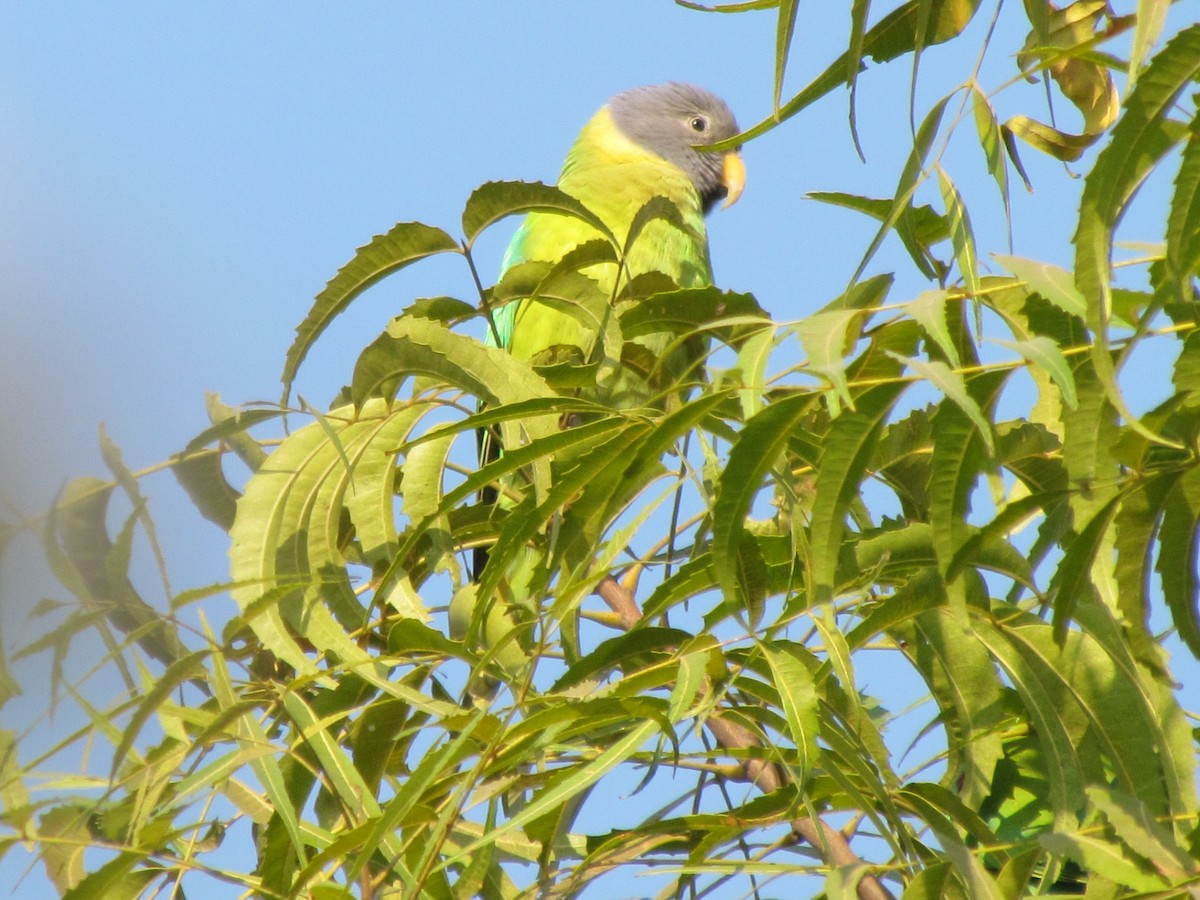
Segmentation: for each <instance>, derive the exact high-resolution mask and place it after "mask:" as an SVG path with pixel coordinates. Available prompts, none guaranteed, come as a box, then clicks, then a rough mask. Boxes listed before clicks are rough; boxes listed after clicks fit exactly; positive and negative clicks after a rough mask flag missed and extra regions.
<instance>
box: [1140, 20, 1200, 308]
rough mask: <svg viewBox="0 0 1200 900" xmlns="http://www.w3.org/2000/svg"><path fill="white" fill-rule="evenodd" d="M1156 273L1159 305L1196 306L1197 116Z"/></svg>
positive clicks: (1199, 255) (1199, 229)
mask: <svg viewBox="0 0 1200 900" xmlns="http://www.w3.org/2000/svg"><path fill="white" fill-rule="evenodd" d="M1138 22H1139V24H1140V23H1141V18H1140V15H1139V19H1138ZM1156 269H1157V267H1154V268H1152V269H1151V277H1152V279H1153V280H1154V282H1155V291H1154V293H1155V297H1156V298H1157V299H1158V300H1159V302H1161V303H1184V304H1191V303H1192V302H1194V297H1195V289H1194V287H1193V284H1194V281H1195V278H1196V277H1197V275H1200V116H1194V117H1193V118H1192V121H1191V124H1190V125H1189V126H1188V140H1187V143H1185V144H1184V146H1183V154H1182V156H1181V158H1180V161H1179V171H1178V172H1177V173H1176V175H1175V190H1174V192H1173V193H1172V194H1171V212H1170V215H1169V216H1168V218H1167V249H1166V252H1165V253H1164V254H1163V261H1162V270H1161V271H1162V275H1161V277H1155V276H1156V275H1158V272H1157V271H1156Z"/></svg>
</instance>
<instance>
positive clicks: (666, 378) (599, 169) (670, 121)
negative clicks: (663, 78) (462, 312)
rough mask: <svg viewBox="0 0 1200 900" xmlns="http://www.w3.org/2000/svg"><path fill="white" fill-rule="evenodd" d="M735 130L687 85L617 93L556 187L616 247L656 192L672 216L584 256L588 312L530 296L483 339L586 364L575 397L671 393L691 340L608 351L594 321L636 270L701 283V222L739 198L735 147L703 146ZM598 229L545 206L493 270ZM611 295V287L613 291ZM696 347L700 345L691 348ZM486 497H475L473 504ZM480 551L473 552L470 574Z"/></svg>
mask: <svg viewBox="0 0 1200 900" xmlns="http://www.w3.org/2000/svg"><path fill="white" fill-rule="evenodd" d="M737 133H738V126H737V122H736V121H735V119H734V116H733V113H732V112H731V111H730V109H729V107H728V106H727V105H726V104H725V102H724V101H723V100H721V98H719V97H717V96H716V95H715V94H712V93H710V92H709V91H706V90H703V89H702V88H698V87H695V86H693V85H690V84H682V83H678V82H669V83H667V84H660V85H652V86H648V87H638V88H633V89H632V90H628V91H625V92H624V93H621V94H617V95H616V96H615V97H613V98H612V99H611V100H609V101H608V103H607V104H605V105H604V106H603V107H601V109H600V110H599V112H597V113H596V114H595V115H594V116H593V117H592V119H591V120H590V121H589V122H588V123H587V124H586V125H585V126H584V127H583V130H582V131H581V132H580V133H579V137H578V138H577V139H576V140H575V143H574V145H573V146H572V147H571V150H570V152H569V153H568V154H567V159H566V162H565V163H564V165H563V169H562V175H561V177H560V178H559V182H558V187H559V188H560V189H561V190H562V191H563V192H564V193H567V194H570V195H571V196H572V197H574V198H575V199H577V200H579V201H580V202H581V203H582V204H583V205H584V206H585V207H587V209H589V210H590V211H591V212H592V213H594V214H595V215H596V216H598V217H599V218H600V219H601V221H603V222H604V224H605V225H606V226H607V227H608V229H609V230H610V231H611V232H612V233H613V235H614V236H615V238H616V240H617V241H618V243H619V244H620V245H624V244H625V243H626V239H627V236H628V234H629V231H630V227H631V224H632V223H633V222H634V219H635V217H636V216H637V214H638V211H639V210H641V209H642V208H643V207H644V206H646V204H647V203H649V202H650V201H651V200H653V199H654V198H656V197H662V198H665V199H666V200H667V201H668V202H669V203H670V204H671V205H672V206H674V208H675V210H677V212H678V216H677V221H676V222H672V221H668V220H667V219H665V218H656V219H654V220H653V221H650V222H649V224H648V225H646V227H645V228H644V230H642V231H641V232H640V233H639V234H638V236H637V238H636V240H635V242H634V243H633V245H632V247H630V248H629V251H628V254H627V255H626V257H625V260H624V262H625V271H623V272H621V273H620V281H619V283H618V280H617V279H618V268H619V267H618V265H617V263H615V262H605V263H595V264H592V265H588V266H586V267H585V268H583V269H582V270H581V273H582V274H583V275H585V276H587V277H588V278H590V279H592V280H593V281H594V282H595V291H594V292H592V293H594V295H595V298H596V299H598V300H599V303H600V306H601V312H600V314H599V315H591V316H590V317H589V315H588V314H587V311H586V310H579V309H571V308H564V306H563V304H562V303H561V302H558V303H555V302H551V301H549V300H544V299H539V298H537V297H534V298H532V299H524V300H517V301H514V302H509V303H507V304H506V305H504V306H501V307H500V308H498V309H497V310H496V311H495V312H494V314H493V318H492V322H491V324H490V326H489V329H488V335H487V342H488V343H489V344H490V345H492V346H500V347H503V348H504V349H506V350H508V351H509V352H510V353H512V354H513V355H514V356H516V357H517V358H519V359H523V360H528V361H531V362H534V363H556V362H589V363H593V364H597V365H595V366H594V371H595V373H596V374H595V382H594V387H592V386H590V385H588V386H585V387H583V388H582V389H580V391H579V393H580V395H581V396H583V397H585V398H587V399H589V400H595V401H597V402H600V403H603V404H605V405H608V406H612V407H614V408H621V409H628V408H633V407H638V406H645V405H647V404H656V405H661V404H662V403H663V402H664V401H665V400H666V399H667V398H668V397H669V396H671V394H672V392H673V388H674V393H675V394H676V395H677V393H678V386H677V384H676V383H677V381H678V379H679V378H680V377H682V376H683V375H685V374H686V373H687V372H688V370H689V369H690V368H691V367H692V366H694V365H695V364H696V363H697V362H698V361H699V360H698V357H699V356H700V355H701V354H700V353H698V352H696V347H697V342H696V341H694V340H693V341H691V342H690V343H689V342H681V341H680V335H679V334H677V333H672V332H662V333H651V334H645V335H639V336H637V337H635V338H633V339H632V340H630V341H628V342H624V341H618V342H616V344H617V346H613V345H612V344H613V342H612V341H611V340H609V341H607V342H606V341H605V340H603V339H602V338H601V336H600V335H599V334H598V331H599V328H598V326H597V325H596V324H595V323H597V322H603V321H605V320H606V318H607V316H606V313H607V311H608V307H609V304H610V301H612V300H615V299H616V297H615V296H614V288H618V287H621V288H623V287H624V286H625V285H627V284H628V283H629V282H630V281H631V280H633V279H635V278H637V276H639V275H644V274H647V273H652V272H661V273H663V274H664V275H666V276H667V278H669V279H670V280H671V281H672V282H674V283H675V284H676V285H677V286H679V287H682V288H695V287H705V286H707V285H710V284H711V283H712V266H711V263H710V260H709V253H708V238H707V234H706V231H705V227H704V217H705V215H706V214H707V213H708V212H709V211H711V210H712V208H713V207H714V206H716V204H717V203H718V202H719V201H720V200H722V199H723V200H724V201H725V205H726V206H729V205H731V204H732V203H734V202H735V201H736V200H737V199H738V197H739V196H741V193H742V188H743V186H744V184H745V176H746V171H745V167H744V166H743V164H742V158H741V155H740V153H739V152H738V151H737V150H729V151H725V152H713V151H704V150H700V149H698V147H701V146H704V145H709V144H714V143H716V142H718V141H723V140H725V139H727V138H731V137H733V136H734V135H736V134H737ZM601 237H602V236H601V234H600V232H599V231H597V230H596V229H595V228H594V227H593V226H591V225H589V224H588V223H587V222H586V221H584V220H582V219H579V218H576V217H574V216H568V215H562V214H556V213H551V212H541V211H538V212H532V213H530V214H529V215H527V216H526V218H525V219H524V221H523V222H522V224H521V225H520V227H519V228H518V229H517V232H516V234H515V235H514V236H513V238H512V241H511V242H510V244H509V246H508V250H507V252H506V253H505V255H504V260H503V264H502V268H503V272H504V273H508V272H509V271H510V270H512V269H513V267H515V266H519V265H521V264H523V263H530V262H544V263H551V264H552V263H556V262H558V261H560V260H562V259H563V258H564V257H565V256H566V255H567V254H568V253H569V252H570V251H571V250H572V249H574V248H576V247H578V246H580V245H581V244H584V243H586V242H588V241H595V240H597V239H599V238H601ZM619 293H620V292H619V290H618V291H616V294H619ZM699 346H700V348H701V352H702V349H703V346H704V345H703V343H700V344H699ZM497 437H498V436H497V435H495V434H490V433H489V434H486V435H481V446H480V458H481V460H482V461H483V462H487V461H488V460H491V459H495V458H496V454H497V453H498V452H499V449H498V446H497ZM494 498H495V493H494V492H491V491H485V492H484V500H485V502H486V501H489V500H493V499H494ZM486 558H487V552H486V550H482V549H480V550H477V551H476V559H475V573H476V576H478V574H479V572H480V570H481V567H482V564H483V562H484V561H485V560H486Z"/></svg>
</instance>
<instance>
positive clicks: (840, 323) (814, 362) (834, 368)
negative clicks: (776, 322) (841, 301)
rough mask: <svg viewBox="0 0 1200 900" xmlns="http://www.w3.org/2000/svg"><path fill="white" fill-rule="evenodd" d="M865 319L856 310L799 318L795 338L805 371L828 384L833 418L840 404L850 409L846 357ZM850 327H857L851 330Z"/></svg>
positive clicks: (851, 405)
mask: <svg viewBox="0 0 1200 900" xmlns="http://www.w3.org/2000/svg"><path fill="white" fill-rule="evenodd" d="M864 318H865V316H864V315H863V313H862V312H861V311H860V310H857V309H837V310H829V311H827V312H819V313H816V314H815V315H811V316H808V317H807V318H805V319H801V320H800V322H798V323H797V324H796V326H795V328H796V336H797V337H799V338H800V343H801V345H802V346H803V347H804V351H805V352H806V353H807V354H808V369H809V371H811V372H814V373H816V374H817V375H820V376H821V377H822V378H823V379H825V380H826V381H827V382H829V385H830V386H831V387H832V388H833V393H832V394H830V395H829V400H828V402H829V406H830V414H831V415H837V413H838V412H839V411H840V409H841V405H842V404H843V403H844V404H846V405H847V406H849V407H850V408H851V409H853V408H854V398H853V397H852V396H851V395H850V385H849V383H848V382H847V380H846V360H845V357H846V354H847V353H849V352H850V351H851V350H853V349H854V345H855V343H857V341H858V336H859V331H858V329H859V328H860V327H861V326H862V322H863V320H864ZM852 325H856V326H858V327H856V328H854V329H853V330H852V329H851V326H852Z"/></svg>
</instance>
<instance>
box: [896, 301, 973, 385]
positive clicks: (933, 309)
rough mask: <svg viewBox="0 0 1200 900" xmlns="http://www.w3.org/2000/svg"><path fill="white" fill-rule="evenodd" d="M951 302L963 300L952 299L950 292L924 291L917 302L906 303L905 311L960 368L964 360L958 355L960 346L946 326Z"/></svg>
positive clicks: (947, 357) (949, 359) (956, 366)
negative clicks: (947, 311)
mask: <svg viewBox="0 0 1200 900" xmlns="http://www.w3.org/2000/svg"><path fill="white" fill-rule="evenodd" d="M951 302H953V303H956V304H957V303H961V302H962V299H961V298H959V297H951V295H950V292H949V291H944V290H938V291H923V292H922V293H921V294H919V295H918V296H917V299H916V300H910V301H909V302H908V303H905V304H904V306H903V309H904V311H905V312H906V313H908V314H909V315H910V316H912V317H913V318H914V319H916V320H917V322H919V323H920V325H921V328H922V329H923V330H924V331H925V333H926V334H927V335H929V337H931V338H933V341H934V343H936V344H937V345H938V347H939V348H940V349H941V351H942V352H943V353H944V354H945V355H946V359H947V361H949V363H950V365H952V366H954V367H955V368H958V367H959V366H961V365H962V359H961V358H960V357H959V354H958V344H957V343H956V342H955V340H954V337H953V335H951V334H950V328H949V326H948V325H947V324H946V305H947V304H948V303H951Z"/></svg>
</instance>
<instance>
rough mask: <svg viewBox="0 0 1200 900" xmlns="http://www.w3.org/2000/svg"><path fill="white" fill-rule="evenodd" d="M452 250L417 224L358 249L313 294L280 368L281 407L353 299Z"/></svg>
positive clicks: (450, 243) (444, 237) (450, 241)
mask: <svg viewBox="0 0 1200 900" xmlns="http://www.w3.org/2000/svg"><path fill="white" fill-rule="evenodd" d="M456 250H458V244H457V243H456V242H455V240H454V238H452V237H450V235H448V234H446V232H444V231H442V230H441V229H440V228H434V227H432V226H430V225H424V224H422V223H420V222H401V223H400V224H398V225H395V226H393V227H392V229H391V230H390V231H389V232H388V233H387V234H381V235H376V236H375V237H374V238H372V239H371V242H370V243H368V244H365V245H364V246H362V247H359V248H358V250H357V251H355V254H354V258H353V259H351V260H350V262H348V263H346V265H344V266H342V268H341V269H339V270H338V273H337V274H336V275H335V276H333V278H332V279H330V281H329V284H327V285H325V289H324V290H323V291H321V293H319V294H317V298H316V300H315V301H314V302H313V306H312V309H310V310H309V312H308V315H307V316H306V317H305V318H304V321H303V322H301V323H300V325H298V326H297V327H296V339H295V340H294V341H292V346H291V347H289V348H288V352H287V361H286V362H285V363H284V367H283V376H282V379H281V380H282V381H283V400H282V401H281V404H282V405H286V404H287V400H288V396H289V395H290V394H291V390H292V382H293V381H294V380H295V378H296V372H297V370H299V368H300V364H301V363H302V362H303V361H304V357H305V356H307V355H308V351H309V350H310V349H311V348H312V345H313V344H315V343H316V341H317V338H319V337H320V336H321V333H322V332H323V331H324V330H325V329H326V328H328V327H329V323H330V322H332V321H333V320H334V318H336V317H337V316H338V315H339V314H340V313H341V312H342V311H343V310H345V309H346V307H347V306H349V305H350V303H351V301H352V300H354V298H355V297H357V296H358V295H359V294H361V293H362V292H363V291H365V290H366V289H367V288H369V287H370V286H371V285H373V284H375V283H376V282H377V281H379V280H380V279H382V278H384V277H386V276H388V275H390V274H392V273H393V272H396V271H398V270H400V269H402V268H404V267H405V266H407V265H409V264H411V263H414V262H416V261H417V260H420V259H424V258H425V257H427V256H433V255H434V254H437V253H446V252H449V251H456Z"/></svg>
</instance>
